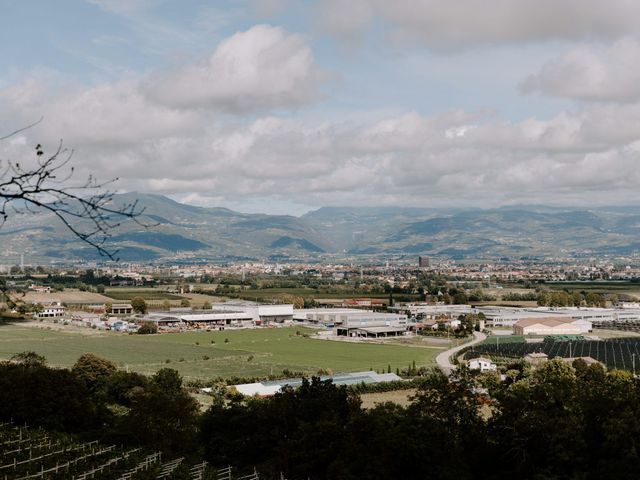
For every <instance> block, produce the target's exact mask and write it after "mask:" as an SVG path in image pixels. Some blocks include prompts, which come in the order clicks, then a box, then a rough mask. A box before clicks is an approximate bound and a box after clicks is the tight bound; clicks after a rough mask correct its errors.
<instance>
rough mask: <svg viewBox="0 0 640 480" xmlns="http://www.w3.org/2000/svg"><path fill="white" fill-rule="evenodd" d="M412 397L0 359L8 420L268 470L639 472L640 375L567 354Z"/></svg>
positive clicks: (545, 475)
mask: <svg viewBox="0 0 640 480" xmlns="http://www.w3.org/2000/svg"><path fill="white" fill-rule="evenodd" d="M414 387H416V390H415V394H414V395H413V396H412V397H411V400H410V402H409V404H408V405H407V406H400V405H397V404H394V403H383V404H379V405H377V406H376V407H374V408H371V409H363V408H362V406H361V401H360V398H359V396H358V395H357V394H356V393H354V389H348V388H346V387H344V386H336V385H334V384H332V383H331V382H330V381H321V380H320V379H319V378H312V379H311V380H305V381H304V382H303V384H302V386H301V387H300V388H298V389H292V388H289V387H286V388H284V389H283V390H282V391H281V392H280V393H277V394H276V395H274V396H273V397H270V398H247V397H242V396H239V395H237V394H233V392H232V391H229V390H227V389H224V388H220V389H216V390H214V395H213V405H212V406H211V407H210V408H209V409H208V410H207V411H206V412H204V413H200V411H199V409H198V405H197V404H196V402H195V401H194V400H193V398H192V397H191V396H190V395H189V393H188V392H187V391H186V390H185V388H184V387H183V385H182V379H181V378H180V376H179V375H178V373H177V372H176V371H174V370H171V369H161V370H159V371H158V372H157V373H156V374H155V375H153V376H151V377H145V376H142V375H139V374H136V373H128V372H123V371H119V370H117V369H116V367H115V365H113V364H112V363H111V362H109V361H108V360H104V359H101V358H99V357H96V356H95V355H91V354H86V355H83V356H82V357H81V358H80V359H79V360H78V361H77V362H76V364H75V365H74V366H73V367H72V368H71V369H52V368H49V367H47V365H46V363H45V360H44V359H43V358H42V357H39V356H38V355H36V354H33V353H25V354H22V355H19V356H16V357H15V358H14V359H13V361H12V362H5V363H2V364H0V420H2V421H7V420H9V419H13V421H14V422H20V423H22V422H26V423H28V424H29V425H31V426H43V427H46V428H48V429H52V430H58V431H63V432H75V433H78V434H80V435H85V436H88V437H91V438H101V439H103V440H105V441H111V442H118V443H123V444H127V443H131V444H135V445H143V446H147V447H149V448H154V449H161V450H162V451H164V452H165V454H167V455H184V454H186V455H192V456H193V455H199V456H202V457H204V458H205V459H206V460H207V461H209V462H211V464H212V465H214V466H215V465H220V466H226V465H229V464H230V465H234V466H237V467H239V468H241V469H242V468H245V469H246V470H247V472H250V471H252V469H253V468H254V467H255V468H257V470H258V471H259V472H261V478H273V479H276V478H280V473H281V472H282V473H283V474H284V476H285V477H286V478H288V479H291V480H293V479H337V478H339V479H346V480H350V479H354V480H355V479H359V480H360V479H385V480H386V479H390V478H401V479H425V478H433V479H462V480H465V479H469V480H471V479H504V478H518V479H520V478H522V479H585V480H590V479H609V478H616V479H636V478H640V458H639V455H640V420H639V419H640V383H639V382H638V380H637V379H635V378H634V377H633V376H632V375H631V374H630V373H628V372H622V371H608V372H607V371H605V370H604V369H603V368H602V367H601V366H600V365H599V364H595V365H591V366H587V365H586V363H585V362H584V361H582V360H577V361H576V362H574V364H573V365H569V364H567V363H564V362H562V361H561V360H559V359H556V360H552V361H549V362H547V363H546V364H544V365H543V366H541V367H539V368H537V369H535V370H532V369H530V368H529V367H527V366H525V364H523V363H522V362H515V363H514V364H513V365H511V366H510V367H509V370H508V372H507V375H506V380H501V379H500V377H498V376H497V375H496V374H492V373H491V374H480V375H479V374H475V373H473V372H471V371H469V370H467V369H464V368H462V369H460V370H459V371H458V372H456V373H455V374H453V375H452V376H451V377H447V376H445V375H444V374H442V373H441V372H440V371H438V370H431V371H428V372H426V373H425V375H424V377H422V378H421V379H420V381H419V382H415V383H414Z"/></svg>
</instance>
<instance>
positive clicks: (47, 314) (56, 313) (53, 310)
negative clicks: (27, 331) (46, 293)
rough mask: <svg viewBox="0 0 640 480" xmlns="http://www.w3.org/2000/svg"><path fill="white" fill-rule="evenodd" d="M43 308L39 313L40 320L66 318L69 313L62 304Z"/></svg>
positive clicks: (57, 303)
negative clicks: (65, 315)
mask: <svg viewBox="0 0 640 480" xmlns="http://www.w3.org/2000/svg"><path fill="white" fill-rule="evenodd" d="M42 307H43V308H42V311H41V312H40V313H38V318H59V317H62V316H64V314H65V312H66V311H67V309H66V308H65V307H63V306H62V304H61V303H60V302H56V303H50V304H47V305H43V306H42Z"/></svg>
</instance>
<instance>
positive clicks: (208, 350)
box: [0, 324, 441, 379]
mask: <svg viewBox="0 0 640 480" xmlns="http://www.w3.org/2000/svg"><path fill="white" fill-rule="evenodd" d="M296 331H300V332H301V333H304V332H308V330H305V329H303V328H278V329H255V330H236V331H225V332H189V333H179V334H163V335H124V334H117V333H111V332H106V333H98V334H96V333H95V331H93V330H92V331H91V333H87V334H78V333H72V332H65V331H53V330H47V329H41V328H36V327H34V326H26V325H21V324H4V325H0V358H2V359H8V358H10V357H11V356H12V355H14V354H15V353H18V352H23V351H27V350H31V351H35V352H37V353H38V354H40V355H44V356H45V357H46V358H47V359H48V361H49V363H50V364H52V365H57V366H70V365H72V364H73V363H74V362H75V361H76V360H77V359H78V357H79V356H80V355H82V354H83V353H86V352H92V353H95V354H96V355H99V356H101V357H105V358H108V359H110V360H111V361H113V362H115V363H116V364H118V365H119V366H120V367H121V368H128V369H129V370H132V371H137V372H140V373H145V374H150V373H153V372H155V371H157V370H158V369H160V368H162V367H171V368H175V369H176V370H178V371H179V372H180V373H181V374H182V375H183V376H184V377H185V378H187V379H195V378H201V379H207V378H212V377H217V376H221V377H232V376H241V377H253V376H266V375H269V374H270V373H274V374H279V373H281V372H282V370H284V369H288V370H291V371H303V372H305V373H307V374H312V373H316V372H317V371H318V370H319V369H321V368H322V369H330V370H332V371H333V372H348V371H358V370H368V369H369V368H373V369H377V370H381V369H384V370H385V371H386V369H387V367H388V365H391V368H392V370H393V371H395V369H396V368H406V367H407V366H409V364H411V363H412V362H413V361H415V362H416V365H417V366H422V365H431V364H432V363H433V359H434V356H435V354H436V353H437V352H439V351H441V349H437V348H429V347H417V346H402V345H380V344H366V343H362V344H359V343H349V342H336V341H330V340H316V339H311V338H305V337H303V336H298V335H296ZM225 339H228V340H229V342H228V343H225ZM212 341H214V342H215V343H211V342H212ZM196 342H198V343H199V345H197V344H196ZM203 357H209V359H208V360H205V359H204V358H203ZM166 360H169V363H166Z"/></svg>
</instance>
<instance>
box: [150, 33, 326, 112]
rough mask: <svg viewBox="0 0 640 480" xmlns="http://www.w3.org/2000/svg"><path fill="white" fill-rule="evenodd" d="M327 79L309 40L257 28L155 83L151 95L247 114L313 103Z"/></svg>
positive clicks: (186, 105)
mask: <svg viewBox="0 0 640 480" xmlns="http://www.w3.org/2000/svg"><path fill="white" fill-rule="evenodd" d="M322 77H323V74H322V73H321V72H320V70H319V69H318V68H317V66H316V65H315V62H314V58H313V53H312V52H311V49H310V48H309V46H308V45H307V44H306V42H305V38H304V37H303V36H301V35H296V34H290V33H287V32H286V31H285V30H283V29H282V28H279V27H272V26H269V25H257V26H255V27H253V28H251V29H249V30H247V31H244V32H238V33H236V34H234V35H233V36H231V37H230V38H228V39H226V40H224V41H223V42H222V43H220V45H218V47H217V48H216V50H215V52H214V53H213V54H212V55H211V57H209V58H208V59H207V60H206V61H205V62H202V63H200V64H197V65H188V66H183V67H179V68H177V70H176V71H173V72H170V73H168V74H166V75H164V76H163V77H162V78H160V79H156V80H154V81H150V82H149V84H148V85H147V93H148V95H149V96H150V97H151V98H153V99H154V100H156V101H158V102H161V103H165V104H168V105H172V106H178V107H183V108H194V107H214V108H219V109H223V110H228V111H231V112H247V111H252V110H260V109H269V108H290V107H297V106H300V105H303V104H306V103H308V102H310V101H313V100H314V99H316V98H317V96H318V88H319V86H320V84H321V81H322Z"/></svg>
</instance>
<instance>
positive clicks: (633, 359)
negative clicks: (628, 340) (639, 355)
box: [631, 353, 636, 378]
mask: <svg viewBox="0 0 640 480" xmlns="http://www.w3.org/2000/svg"><path fill="white" fill-rule="evenodd" d="M631 364H632V365H633V378H635V377H636V354H635V353H632V354H631Z"/></svg>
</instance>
